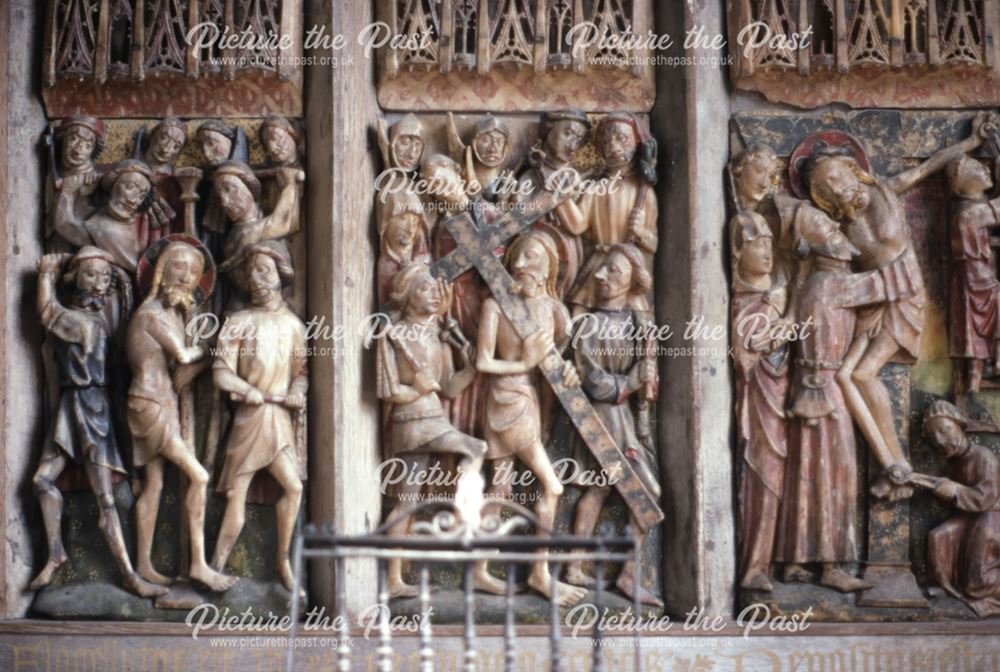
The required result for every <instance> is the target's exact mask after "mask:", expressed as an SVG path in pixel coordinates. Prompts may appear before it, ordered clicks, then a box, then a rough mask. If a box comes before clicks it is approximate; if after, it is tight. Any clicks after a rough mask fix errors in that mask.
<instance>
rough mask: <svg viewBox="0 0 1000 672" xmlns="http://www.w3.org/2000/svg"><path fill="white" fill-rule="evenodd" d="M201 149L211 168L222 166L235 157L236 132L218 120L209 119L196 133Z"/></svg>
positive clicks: (207, 164)
mask: <svg viewBox="0 0 1000 672" xmlns="http://www.w3.org/2000/svg"><path fill="white" fill-rule="evenodd" d="M195 136H196V137H197V139H198V145H199V146H200V148H201V155H202V158H204V159H205V164H206V166H208V167H209V168H216V167H218V166H221V165H222V164H223V163H225V162H226V161H229V160H230V158H232V156H233V150H234V149H235V144H234V143H235V142H236V130H235V129H234V128H232V127H231V126H227V125H226V124H224V123H222V122H221V121H219V120H218V119H209V120H208V121H205V122H203V123H202V124H201V126H199V127H198V130H197V131H196V133H195Z"/></svg>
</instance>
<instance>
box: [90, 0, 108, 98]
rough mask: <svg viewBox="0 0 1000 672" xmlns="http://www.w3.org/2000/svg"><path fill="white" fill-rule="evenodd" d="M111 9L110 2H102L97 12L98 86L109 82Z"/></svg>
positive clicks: (95, 73) (106, 0) (96, 73)
mask: <svg viewBox="0 0 1000 672" xmlns="http://www.w3.org/2000/svg"><path fill="white" fill-rule="evenodd" d="M110 14H111V9H110V7H108V0H101V3H100V5H99V7H98V10H97V41H96V43H95V44H94V80H95V81H96V82H97V83H98V84H103V83H104V82H106V81H108V62H109V61H110V60H111V59H110V57H109V54H108V49H109V47H108V31H109V30H111V16H110Z"/></svg>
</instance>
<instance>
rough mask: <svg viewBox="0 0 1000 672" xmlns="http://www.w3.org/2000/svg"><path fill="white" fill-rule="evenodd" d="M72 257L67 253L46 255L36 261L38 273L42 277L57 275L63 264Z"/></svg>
mask: <svg viewBox="0 0 1000 672" xmlns="http://www.w3.org/2000/svg"><path fill="white" fill-rule="evenodd" d="M72 257H73V255H72V254H67V253H58V252H56V253H53V254H46V255H44V256H43V257H42V258H41V259H39V260H38V264H37V266H38V271H39V272H40V273H42V274H44V275H57V274H58V273H59V271H60V269H62V266H63V264H65V263H66V262H67V261H69V260H70V259H71V258H72Z"/></svg>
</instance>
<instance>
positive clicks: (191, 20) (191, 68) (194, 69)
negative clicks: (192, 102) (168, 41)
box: [184, 0, 201, 79]
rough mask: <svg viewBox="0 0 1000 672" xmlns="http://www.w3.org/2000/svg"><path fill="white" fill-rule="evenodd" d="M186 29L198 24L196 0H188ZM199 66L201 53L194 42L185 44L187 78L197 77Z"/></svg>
mask: <svg viewBox="0 0 1000 672" xmlns="http://www.w3.org/2000/svg"><path fill="white" fill-rule="evenodd" d="M188 2H189V4H188V30H191V29H192V28H194V27H195V26H196V25H198V0H188ZM200 66H201V53H200V50H199V49H198V47H196V46H195V44H188V45H187V63H186V65H185V68H184V69H185V71H186V72H187V76H188V78H189V79H198V74H199V70H200Z"/></svg>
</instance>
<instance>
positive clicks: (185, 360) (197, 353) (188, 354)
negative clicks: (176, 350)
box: [177, 345, 205, 364]
mask: <svg viewBox="0 0 1000 672" xmlns="http://www.w3.org/2000/svg"><path fill="white" fill-rule="evenodd" d="M204 356H205V348H204V346H201V345H195V346H192V347H190V348H184V349H183V350H181V352H180V356H179V357H177V361H178V362H180V363H181V364H190V363H192V362H197V361H198V360H199V359H201V358H202V357H204Z"/></svg>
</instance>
